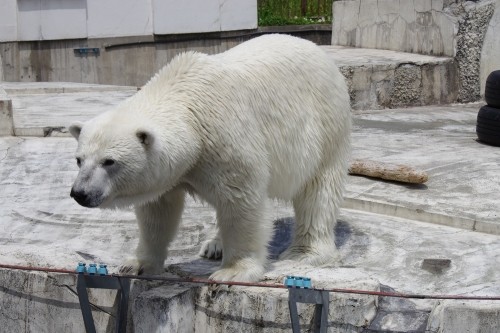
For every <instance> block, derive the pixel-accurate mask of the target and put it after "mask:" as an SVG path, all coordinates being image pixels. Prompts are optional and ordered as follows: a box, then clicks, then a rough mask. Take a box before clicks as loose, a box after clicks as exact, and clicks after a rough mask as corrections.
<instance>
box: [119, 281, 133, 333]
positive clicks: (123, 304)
mask: <svg viewBox="0 0 500 333" xmlns="http://www.w3.org/2000/svg"><path fill="white" fill-rule="evenodd" d="M117 280H118V283H119V284H120V286H121V287H120V290H119V291H120V302H119V303H118V311H117V314H118V316H117V317H116V332H117V333H121V332H124V333H125V332H126V331H127V315H128V299H129V294H130V279H121V278H117Z"/></svg>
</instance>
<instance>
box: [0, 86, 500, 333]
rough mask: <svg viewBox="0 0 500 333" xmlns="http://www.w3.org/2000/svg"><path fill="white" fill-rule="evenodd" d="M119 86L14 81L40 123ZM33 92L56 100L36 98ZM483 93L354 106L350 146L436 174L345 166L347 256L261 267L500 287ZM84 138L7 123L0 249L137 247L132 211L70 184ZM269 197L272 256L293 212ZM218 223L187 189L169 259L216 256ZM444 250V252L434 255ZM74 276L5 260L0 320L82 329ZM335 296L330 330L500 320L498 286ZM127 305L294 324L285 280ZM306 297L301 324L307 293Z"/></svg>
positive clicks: (137, 322)
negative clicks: (59, 89)
mask: <svg viewBox="0 0 500 333" xmlns="http://www.w3.org/2000/svg"><path fill="white" fill-rule="evenodd" d="M19 87H20V86H19ZM123 93H124V95H120V94H118V93H117V92H109V93H108V94H106V96H107V98H103V96H104V94H103V93H102V92H98V91H95V92H94V93H92V94H95V95H92V94H90V93H89V92H86V93H77V92H73V93H61V94H57V95H51V94H50V93H49V94H46V95H43V94H39V95H37V97H36V96H35V95H26V94H24V95H23V94H21V93H19V92H18V93H17V94H16V95H12V96H11V98H12V101H13V105H14V118H16V107H15V106H16V105H24V106H25V107H24V109H22V108H20V110H21V111H20V112H21V113H22V112H26V113H29V112H33V113H31V116H29V117H24V118H22V117H20V118H18V119H20V121H19V122H15V124H17V126H27V127H30V128H43V127H44V126H51V123H52V122H53V121H57V125H58V126H59V125H61V124H67V123H69V122H71V121H72V120H73V119H76V118H78V119H80V120H85V119H88V118H90V117H91V116H93V115H94V114H95V113H96V112H101V111H100V110H103V109H105V108H107V107H110V106H112V105H115V104H117V103H119V102H120V101H122V100H123V98H125V97H126V95H127V94H128V91H125V92H123ZM72 94H74V95H72ZM79 94H83V95H79ZM71 96H74V97H75V99H77V98H78V96H85V97H84V98H82V99H81V101H76V100H72V98H73V97H71ZM45 98H47V100H46V101H45V102H44V99H45ZM37 99H38V101H37ZM21 101H24V102H23V103H24V104H23V103H21ZM48 101H52V102H53V104H54V105H55V106H57V107H58V108H59V109H58V110H59V111H57V113H54V111H53V108H52V106H51V105H52V103H48ZM100 101H101V102H100ZM58 103H59V104H58ZM29 105H31V106H33V107H31V106H29ZM38 105H47V108H42V107H39V108H38V109H36V108H34V107H35V106H38ZM78 105H80V106H82V107H75V108H74V110H73V111H72V108H73V107H74V106H78ZM85 105H88V108H87V109H86V108H85V107H84V106H85ZM49 106H50V107H49ZM64 106H65V107H64ZM479 106H480V104H469V105H447V106H440V107H415V108H408V109H397V110H383V111H363V112H361V111H357V112H355V113H354V131H353V144H354V149H353V157H355V158H367V159H368V158H369V159H373V160H377V161H381V162H394V163H402V164H409V165H412V166H414V167H416V168H420V169H423V170H426V171H427V172H428V173H429V181H428V182H427V183H426V184H425V185H420V186H411V185H403V184H396V183H392V182H384V181H379V180H375V179H369V178H364V177H356V176H351V177H349V184H348V187H347V193H346V201H345V203H344V205H343V207H344V208H343V209H342V211H341V216H340V221H339V223H338V225H337V228H336V230H335V234H336V244H337V246H338V248H339V250H340V252H341V256H342V262H341V263H339V264H338V265H336V266H332V267H319V268H318V267H310V266H304V265H301V264H298V263H295V262H291V261H276V260H275V259H273V260H271V262H270V265H269V268H268V271H267V273H266V274H265V276H264V281H268V282H280V281H281V280H282V278H283V277H284V276H285V275H288V274H295V275H303V276H310V277H311V278H313V282H314V283H315V285H317V286H324V287H348V288H358V289H368V290H397V291H400V292H410V293H430V294H470V295H499V294H500V270H499V269H498V267H500V238H499V235H500V233H499V231H498V230H499V225H500V221H499V218H498V214H499V211H498V208H497V206H498V200H499V199H500V196H499V195H498V194H497V192H496V190H497V189H498V185H499V183H500V176H499V172H498V171H499V166H498V154H499V152H500V151H499V148H498V147H491V146H487V145H484V144H481V143H478V142H477V141H476V140H475V139H476V136H475V133H474V126H475V116H476V114H477V110H478V109H479ZM99 108H101V109H99ZM35 109H36V110H38V111H34V110H35ZM56 114H57V116H56ZM59 117H60V119H58V118H59ZM34 118H36V121H37V122H39V124H38V123H34V121H35V119H34ZM21 119H24V120H21ZM32 121H33V123H30V122H32ZM26 124H27V125H26ZM28 125H29V126H28ZM37 126H38V127H37ZM40 126H41V127H40ZM75 148H76V142H75V141H74V140H73V139H72V138H68V137H46V138H41V137H3V138H0V223H1V231H0V263H4V264H21V265H35V266H47V267H62V268H69V269H72V268H73V267H74V266H76V263H77V262H78V261H86V262H105V263H108V264H109V267H110V270H111V271H112V272H116V269H117V267H118V266H119V265H120V264H121V262H122V261H123V259H124V258H125V257H126V256H128V255H129V254H132V251H133V249H134V247H135V246H136V244H137V227H136V224H135V221H134V216H133V214H132V213H131V212H130V211H101V210H94V209H86V208H83V207H81V206H79V205H77V204H76V203H75V202H74V201H73V200H71V198H70V197H69V190H70V187H71V184H72V181H73V179H74V177H75V176H76V173H77V167H76V164H75V162H74V159H73V152H74V149H75ZM273 212H274V213H273V217H274V218H275V219H276V220H277V221H276V223H275V230H276V231H275V236H274V239H273V242H272V244H271V256H272V258H275V257H276V256H277V255H278V254H279V252H280V251H282V250H283V249H284V247H285V246H286V243H287V242H289V241H290V239H289V236H290V229H291V228H292V225H293V221H292V220H291V219H283V218H284V217H290V216H292V215H293V213H292V210H291V208H290V207H289V206H288V205H286V204H283V203H276V204H275V206H274V208H273ZM428 222H433V223H428ZM214 226H215V213H214V211H213V210H212V209H211V208H210V207H209V206H207V205H205V204H204V203H202V202H199V201H194V200H192V199H190V200H189V201H188V204H187V209H186V211H185V213H184V216H183V223H182V225H181V230H180V232H179V235H178V236H177V238H176V240H175V241H174V243H173V244H172V246H171V250H170V251H169V254H170V257H169V258H168V259H167V261H166V263H165V267H166V271H167V273H166V274H174V275H177V276H192V275H195V276H205V277H206V276H208V275H209V274H210V273H211V272H212V271H214V270H215V269H216V268H217V266H218V264H219V263H218V262H216V261H210V260H204V259H201V258H198V257H197V255H196V254H197V251H198V249H199V246H200V244H201V243H202V242H203V241H204V240H205V239H207V238H208V237H209V235H210V234H211V233H212V232H213V229H214ZM435 259H441V262H444V263H445V264H444V265H441V266H439V265H437V266H436V265H435V266H433V265H429V264H427V263H429V262H432V260H435ZM424 260H425V261H424ZM437 262H439V261H437ZM74 286H75V281H74V277H71V276H69V277H68V276H60V275H57V274H42V273H24V272H14V271H10V270H3V269H2V270H0V294H1V297H0V324H1V325H2V327H6V328H8V331H9V332H35V331H36V332H63V331H71V332H83V331H84V329H83V325H81V323H82V319H81V315H80V312H79V305H78V301H77V297H76V296H75V294H74V289H75V288H74ZM91 298H92V301H93V302H94V303H96V304H97V305H98V306H99V308H98V309H97V308H96V309H95V310H94V311H95V312H94V313H95V315H96V318H97V326H98V327H99V329H100V331H111V329H112V327H113V318H112V316H110V315H109V313H111V311H112V310H113V309H114V294H113V293H110V292H108V293H106V292H101V291H96V292H94V293H92V294H91ZM330 306H331V315H330V318H329V323H330V324H329V326H330V331H331V332H382V331H383V332H487V333H489V332H491V333H497V332H498V331H499V328H500V317H499V316H498V313H499V311H500V302H463V301H447V302H439V301H426V300H396V299H386V298H376V297H369V296H356V295H341V294H332V295H331V305H330ZM131 309H132V312H131V320H130V323H129V331H130V332H132V331H134V332H154V331H156V332H174V331H178V332H191V331H195V332H234V331H245V332H287V331H290V327H291V326H290V321H289V317H288V308H287V304H286V294H283V291H274V290H263V289H256V288H230V289H229V290H228V289H214V288H212V287H203V288H194V287H192V286H189V285H177V286H170V285H158V284H144V283H136V284H135V285H134V291H133V297H132V303H131ZM301 311H303V315H302V317H301V322H302V323H303V324H304V325H305V326H304V327H306V326H307V325H308V323H309V321H310V318H311V316H310V314H311V308H310V307H302V308H301ZM60 314H62V315H60Z"/></svg>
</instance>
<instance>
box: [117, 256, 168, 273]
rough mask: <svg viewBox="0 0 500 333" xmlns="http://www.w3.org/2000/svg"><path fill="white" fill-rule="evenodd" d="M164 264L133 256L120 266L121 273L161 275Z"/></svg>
mask: <svg viewBox="0 0 500 333" xmlns="http://www.w3.org/2000/svg"><path fill="white" fill-rule="evenodd" d="M163 271H164V269H163V265H160V264H157V263H153V262H149V261H145V260H139V259H136V258H132V259H129V260H127V261H126V262H125V263H124V264H123V265H122V266H120V273H121V274H130V275H159V274H161V273H163Z"/></svg>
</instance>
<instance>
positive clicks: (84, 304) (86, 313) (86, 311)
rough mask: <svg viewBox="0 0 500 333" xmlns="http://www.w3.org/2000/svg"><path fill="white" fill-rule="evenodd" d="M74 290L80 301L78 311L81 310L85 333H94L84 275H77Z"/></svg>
mask: <svg viewBox="0 0 500 333" xmlns="http://www.w3.org/2000/svg"><path fill="white" fill-rule="evenodd" d="M76 290H77V291H78V299H79V301H80V309H81V310H82V316H83V323H84V324H85V331H86V332H87V333H95V332H96V331H95V325H94V318H93V317H92V310H91V308H90V302H89V295H88V293H87V286H86V284H85V276H84V275H78V280H77V284H76Z"/></svg>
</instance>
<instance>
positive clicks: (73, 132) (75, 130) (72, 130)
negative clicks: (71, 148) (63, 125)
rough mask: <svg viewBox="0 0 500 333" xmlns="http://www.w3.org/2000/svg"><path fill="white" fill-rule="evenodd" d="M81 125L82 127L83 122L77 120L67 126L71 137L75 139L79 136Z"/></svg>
mask: <svg viewBox="0 0 500 333" xmlns="http://www.w3.org/2000/svg"><path fill="white" fill-rule="evenodd" d="M82 127H83V123H82V122H79V121H77V122H75V123H73V124H71V126H70V127H69V132H70V133H71V135H73V137H74V138H75V139H77V140H78V137H79V136H80V132H81V131H82Z"/></svg>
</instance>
